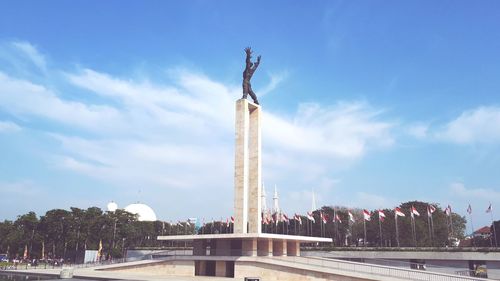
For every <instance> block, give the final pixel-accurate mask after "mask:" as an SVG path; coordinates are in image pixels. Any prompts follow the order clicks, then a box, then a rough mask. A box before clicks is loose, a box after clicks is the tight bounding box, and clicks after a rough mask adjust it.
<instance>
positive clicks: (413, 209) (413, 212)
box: [411, 206, 420, 218]
mask: <svg viewBox="0 0 500 281" xmlns="http://www.w3.org/2000/svg"><path fill="white" fill-rule="evenodd" d="M414 215H415V216H417V217H418V216H420V213H419V212H418V211H417V209H415V207H414V206H411V217H412V218H413V216H414Z"/></svg>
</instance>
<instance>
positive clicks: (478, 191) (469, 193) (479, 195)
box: [450, 182, 500, 202]
mask: <svg viewBox="0 0 500 281" xmlns="http://www.w3.org/2000/svg"><path fill="white" fill-rule="evenodd" d="M450 191H451V194H454V195H455V196H459V197H462V198H465V199H472V200H477V199H479V200H484V201H486V202H491V201H500V192H499V191H496V190H493V189H487V188H466V187H465V184H463V183H461V182H454V183H452V184H451V185H450Z"/></svg>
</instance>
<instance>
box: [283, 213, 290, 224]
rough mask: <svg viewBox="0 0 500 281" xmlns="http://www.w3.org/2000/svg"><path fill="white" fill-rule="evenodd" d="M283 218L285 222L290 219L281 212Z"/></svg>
mask: <svg viewBox="0 0 500 281" xmlns="http://www.w3.org/2000/svg"><path fill="white" fill-rule="evenodd" d="M283 220H284V221H285V222H286V223H289V222H290V219H289V218H288V216H287V215H286V214H285V213H283Z"/></svg>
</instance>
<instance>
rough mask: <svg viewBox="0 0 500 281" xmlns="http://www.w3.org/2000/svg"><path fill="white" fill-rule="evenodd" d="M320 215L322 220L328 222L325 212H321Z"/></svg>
mask: <svg viewBox="0 0 500 281" xmlns="http://www.w3.org/2000/svg"><path fill="white" fill-rule="evenodd" d="M320 217H321V221H322V222H323V223H327V222H328V218H327V217H326V215H325V214H323V212H320Z"/></svg>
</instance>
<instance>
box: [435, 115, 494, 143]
mask: <svg viewBox="0 0 500 281" xmlns="http://www.w3.org/2000/svg"><path fill="white" fill-rule="evenodd" d="M436 135H437V138H438V139H441V140H445V141H449V142H453V143H457V144H474V143H499V142H500V107H496V106H482V107H478V108H474V109H471V110H467V111H464V112H463V113H462V114H461V115H460V116H458V117H457V118H456V119H454V120H452V121H451V122H449V123H448V124H446V125H445V126H444V128H443V130H442V131H441V132H438V133H437V134H436Z"/></svg>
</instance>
